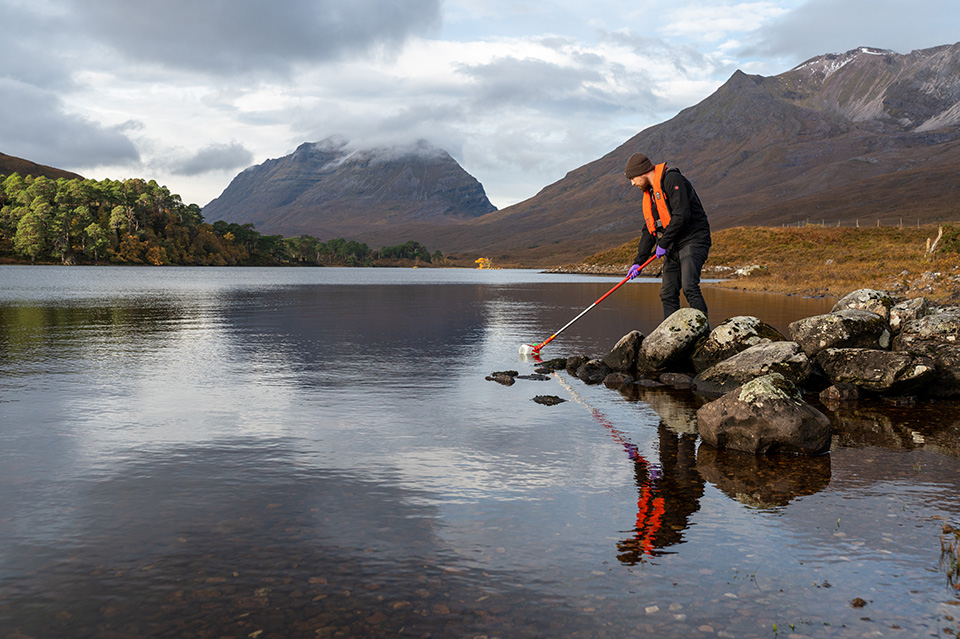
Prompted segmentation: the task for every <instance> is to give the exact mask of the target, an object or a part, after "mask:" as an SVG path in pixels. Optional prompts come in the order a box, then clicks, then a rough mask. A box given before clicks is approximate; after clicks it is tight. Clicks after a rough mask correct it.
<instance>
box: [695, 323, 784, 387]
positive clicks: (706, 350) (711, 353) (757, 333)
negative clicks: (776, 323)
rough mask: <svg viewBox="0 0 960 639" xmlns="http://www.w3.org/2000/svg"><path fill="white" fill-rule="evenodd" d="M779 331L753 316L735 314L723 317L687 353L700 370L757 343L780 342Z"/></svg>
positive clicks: (782, 338) (781, 338) (782, 337)
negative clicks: (706, 335) (692, 351)
mask: <svg viewBox="0 0 960 639" xmlns="http://www.w3.org/2000/svg"><path fill="white" fill-rule="evenodd" d="M785 339H786V338H785V337H784V336H783V335H781V334H780V331H778V330H777V329H775V328H773V327H772V326H770V325H769V324H766V323H764V322H762V321H760V320H759V319H757V318H756V317H750V316H749V315H738V316H737V317H731V318H730V319H728V320H726V321H725V322H723V323H722V324H720V325H719V326H717V327H716V328H715V329H713V330H712V331H711V332H710V335H709V336H708V337H707V339H706V341H704V342H703V343H701V344H700V346H698V347H697V349H696V350H695V351H694V353H693V355H692V356H691V358H690V359H691V360H692V361H693V368H694V370H695V371H696V372H698V373H699V372H700V371H704V370H706V369H708V368H710V367H711V366H713V365H714V364H717V363H719V362H722V361H723V360H725V359H727V358H728V357H732V356H734V355H736V354H737V353H739V352H741V351H745V350H747V349H748V348H750V347H751V346H756V345H757V344H767V343H770V342H782V341H784V340H785Z"/></svg>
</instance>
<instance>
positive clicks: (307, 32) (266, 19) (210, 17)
mask: <svg viewBox="0 0 960 639" xmlns="http://www.w3.org/2000/svg"><path fill="white" fill-rule="evenodd" d="M64 1H66V2H69V3H70V4H71V5H72V10H73V11H74V12H75V14H76V15H77V16H79V17H80V19H81V21H82V22H83V24H84V25H85V28H86V30H88V31H89V32H90V33H92V34H94V35H95V36H96V37H97V38H98V39H99V40H100V41H102V42H105V43H107V44H109V45H110V46H112V47H114V48H116V49H118V50H119V51H121V52H122V53H124V54H125V55H127V56H129V57H131V58H134V59H140V60H146V61H149V62H154V63H159V64H162V65H167V66H171V67H175V68H181V69H188V70H193V71H201V72H213V73H246V72H279V73H285V72H286V71H287V70H288V69H289V68H290V67H291V65H294V64H297V63H310V62H326V61H331V60H337V59H341V58H343V57H345V56H349V55H356V54H365V53H370V52H382V51H389V50H391V49H394V48H397V47H399V46H400V45H402V44H403V43H404V41H406V40H407V39H408V38H409V37H410V36H412V35H416V34H421V33H426V32H428V31H429V30H430V29H431V28H433V27H434V26H435V25H436V24H438V23H439V20H440V4H441V0H404V1H403V2H397V1H396V0H284V1H282V2H276V1H275V0H204V1H203V2H197V1H196V0H141V1H139V2H137V3H135V4H133V5H131V4H130V3H129V2H128V1H127V0H98V1H96V2H91V1H89V0H64Z"/></svg>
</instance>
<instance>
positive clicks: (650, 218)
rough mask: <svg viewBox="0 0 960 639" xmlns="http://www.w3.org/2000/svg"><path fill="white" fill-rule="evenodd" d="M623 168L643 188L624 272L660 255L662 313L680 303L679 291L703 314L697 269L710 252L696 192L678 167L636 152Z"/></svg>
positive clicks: (707, 230) (632, 274)
mask: <svg viewBox="0 0 960 639" xmlns="http://www.w3.org/2000/svg"><path fill="white" fill-rule="evenodd" d="M624 173H625V174H626V176H627V179H628V180H630V183H631V184H633V185H634V186H635V187H637V188H639V189H640V190H641V191H643V218H644V226H643V234H642V235H641V236H640V244H639V245H638V246H637V257H636V258H635V259H634V264H633V266H631V267H630V271H629V273H628V275H630V279H633V278H634V277H636V276H637V275H638V274H639V273H640V264H642V263H643V262H645V261H646V260H647V257H649V255H650V254H651V253H652V252H654V251H655V252H656V256H657V257H664V258H665V259H664V264H663V283H662V285H661V287H660V301H661V302H662V303H663V317H664V319H666V318H667V317H669V316H670V315H672V314H673V313H674V312H675V311H677V310H679V309H680V291H681V289H682V290H683V296H684V297H685V298H686V300H687V304H689V305H690V307H691V308H695V309H697V310H699V311H702V312H703V314H704V315H706V314H707V304H706V302H704V300H703V295H702V294H701V292H700V272H701V271H702V270H703V264H704V263H705V262H706V261H707V255H708V254H709V252H710V223H709V222H708V221H707V214H706V212H705V211H704V210H703V205H702V204H701V203H700V198H699V197H698V196H697V192H696V191H695V190H694V189H693V185H692V184H690V181H689V180H688V179H687V178H685V177H683V175H681V174H680V169H677V168H673V167H671V168H667V165H666V163H662V164H657V165H656V166H654V164H653V163H652V162H651V161H650V160H649V158H647V156H645V155H643V154H642V153H634V154H633V155H632V156H630V159H629V160H627V166H626V168H625V169H624Z"/></svg>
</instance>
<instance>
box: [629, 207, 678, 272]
mask: <svg viewBox="0 0 960 639" xmlns="http://www.w3.org/2000/svg"><path fill="white" fill-rule="evenodd" d="M671 219H672V218H671ZM656 244H657V242H656V238H655V237H654V236H652V235H650V231H649V230H647V226H646V225H644V226H643V233H642V234H641V235H640V242H639V243H638V244H637V256H636V257H635V258H633V263H634V264H643V263H644V262H646V261H647V258H648V257H650V253H652V252H653V248H654V246H656Z"/></svg>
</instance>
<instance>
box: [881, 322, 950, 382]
mask: <svg viewBox="0 0 960 639" xmlns="http://www.w3.org/2000/svg"><path fill="white" fill-rule="evenodd" d="M893 349H894V350H895V351H897V352H904V353H911V354H913V355H924V356H927V357H930V358H931V359H932V360H933V361H934V364H935V365H936V369H937V371H936V375H935V376H934V377H933V379H932V381H931V382H930V383H929V384H927V385H926V386H925V387H924V391H925V392H926V393H927V394H929V395H933V396H934V397H958V396H960V309H958V308H948V309H945V310H943V311H942V312H940V313H935V314H932V315H927V316H925V317H921V318H920V319H916V320H914V321H912V322H908V323H907V324H905V325H904V326H903V328H902V329H901V330H900V334H899V335H897V337H896V338H895V339H894V340H893Z"/></svg>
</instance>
